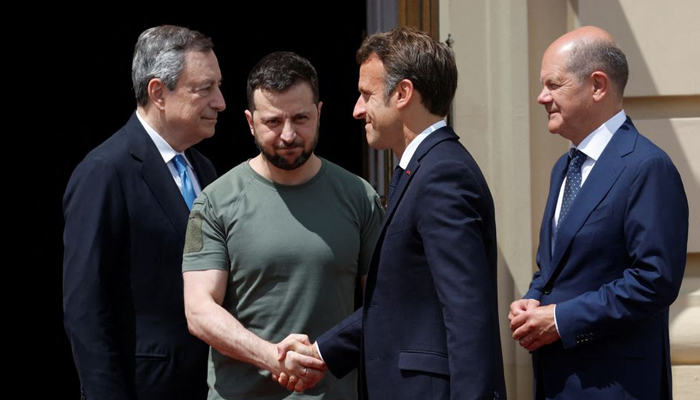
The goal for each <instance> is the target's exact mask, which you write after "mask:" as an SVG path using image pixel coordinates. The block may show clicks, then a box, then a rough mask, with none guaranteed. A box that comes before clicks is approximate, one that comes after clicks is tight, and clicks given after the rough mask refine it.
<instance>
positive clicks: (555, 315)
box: [318, 304, 561, 354]
mask: <svg viewBox="0 0 700 400" xmlns="http://www.w3.org/2000/svg"><path fill="white" fill-rule="evenodd" d="M552 311H553V312H554V327H555V328H557V335H559V337H561V333H559V324H557V305H556V304H554V308H553V309H552ZM318 354H321V353H318Z"/></svg>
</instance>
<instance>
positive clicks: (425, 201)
mask: <svg viewBox="0 0 700 400" xmlns="http://www.w3.org/2000/svg"><path fill="white" fill-rule="evenodd" d="M496 258H497V249H496V226H495V218H494V206H493V201H492V199H491V193H490V192H489V188H488V186H487V184H486V181H485V179H484V177H483V175H482V174H481V171H480V169H479V167H478V166H477V164H476V162H475V161H474V159H473V158H472V157H471V155H470V154H469V153H468V152H467V151H466V149H465V148H464V147H463V146H462V145H461V144H460V143H459V141H458V137H457V135H455V133H454V132H453V131H452V128H449V127H445V128H442V129H439V130H437V131H435V132H433V133H432V134H430V136H428V137H427V138H426V139H425V140H424V141H423V142H422V143H421V144H420V146H419V147H418V149H417V151H416V153H415V154H414V156H413V159H412V160H411V162H410V163H409V165H408V167H407V168H406V172H405V174H404V175H403V176H402V178H401V180H400V181H399V183H398V185H397V187H396V191H395V192H394V198H393V199H392V202H391V204H390V205H389V208H388V209H387V212H386V215H385V220H384V223H383V225H382V228H381V233H380V237H379V239H378V243H377V246H376V248H375V252H374V258H373V260H372V264H371V266H370V270H369V274H368V277H367V284H366V288H365V297H364V304H363V307H362V308H361V309H359V310H358V312H356V313H355V314H353V315H351V316H350V317H349V318H348V319H346V320H345V321H343V322H341V323H340V324H339V325H337V326H336V327H334V328H333V329H332V330H330V331H329V332H327V333H325V334H324V335H322V336H321V337H320V338H318V340H317V342H318V344H319V347H320V350H321V354H322V356H323V358H324V360H325V362H326V364H327V365H328V368H329V369H330V371H331V372H332V373H333V374H334V375H336V376H343V375H345V374H346V373H348V372H349V371H350V370H352V369H354V368H355V367H357V366H358V364H360V365H359V366H360V369H361V371H360V379H361V381H360V384H361V393H363V395H364V398H365V399H367V398H368V399H370V400H391V399H397V400H399V399H400V400H407V399H408V400H410V399H417V400H418V399H420V400H430V399H460V400H466V399H477V398H479V399H485V398H489V399H490V398H502V399H505V398H506V392H505V385H504V378H503V362H502V357H501V346H500V339H499V330H498V310H497V296H496Z"/></svg>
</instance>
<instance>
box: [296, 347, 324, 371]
mask: <svg viewBox="0 0 700 400" xmlns="http://www.w3.org/2000/svg"><path fill="white" fill-rule="evenodd" d="M288 354H289V356H290V357H293V358H292V360H293V361H294V362H295V363H297V364H299V365H301V366H302V367H306V368H309V369H318V370H321V371H325V370H326V364H325V363H324V362H323V361H321V360H319V359H318V358H315V357H311V356H307V355H303V354H299V353H297V352H292V351H290V352H289V353H288ZM300 369H301V368H300Z"/></svg>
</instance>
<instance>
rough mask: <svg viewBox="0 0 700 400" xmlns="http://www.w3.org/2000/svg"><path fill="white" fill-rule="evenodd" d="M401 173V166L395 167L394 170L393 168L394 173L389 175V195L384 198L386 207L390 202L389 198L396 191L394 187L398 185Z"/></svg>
mask: <svg viewBox="0 0 700 400" xmlns="http://www.w3.org/2000/svg"><path fill="white" fill-rule="evenodd" d="M402 173H403V168H401V166H399V165H397V166H396V168H394V173H393V174H392V175H391V181H390V182H389V193H388V194H387V197H386V204H387V206H389V202H390V201H391V196H392V195H393V194H394V190H396V185H397V184H398V183H399V179H401V174H402Z"/></svg>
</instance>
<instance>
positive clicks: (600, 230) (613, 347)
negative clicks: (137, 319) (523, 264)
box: [524, 118, 688, 399]
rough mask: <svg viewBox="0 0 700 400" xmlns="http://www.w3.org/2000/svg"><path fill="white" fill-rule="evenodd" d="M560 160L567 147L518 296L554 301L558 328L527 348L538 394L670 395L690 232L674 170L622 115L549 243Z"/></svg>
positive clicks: (589, 396) (564, 164) (561, 175)
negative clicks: (677, 304)
mask: <svg viewBox="0 0 700 400" xmlns="http://www.w3.org/2000/svg"><path fill="white" fill-rule="evenodd" d="M567 163H568V155H566V154H565V155H564V156H562V157H561V158H560V159H559V161H557V163H556V165H555V166H554V169H553V171H552V177H551V183H550V191H549V198H548V200H547V206H546V208H545V212H544V218H543V219H542V228H541V231H540V245H539V250H538V252H537V264H538V266H539V271H538V272H536V273H535V276H534V279H533V281H532V283H531V284H530V289H529V291H528V292H527V294H526V295H525V296H524V297H525V298H532V299H538V300H540V302H541V303H542V305H547V304H556V318H557V325H558V329H559V333H560V335H561V340H560V341H557V342H555V343H553V344H551V345H548V346H545V347H543V348H541V349H539V350H537V351H535V352H534V354H533V356H534V357H533V361H534V367H535V379H536V384H535V392H536V398H537V399H540V398H547V399H555V398H561V399H593V398H594V399H620V398H623V397H624V398H626V399H628V398H629V399H662V398H666V399H668V398H671V360H670V356H669V338H668V309H669V305H670V304H671V303H672V302H673V301H674V300H675V299H676V296H677V295H678V290H679V288H680V285H681V280H682V278H683V272H684V269H685V259H686V246H687V240H688V203H687V200H686V196H685V192H684V189H683V183H682V182H681V178H680V175H679V174H678V171H677V170H676V168H675V166H674V165H673V163H672V161H671V159H670V158H669V157H668V156H667V155H666V153H664V152H663V151H662V150H661V149H659V148H658V147H656V146H655V145H654V144H653V143H651V142H650V141H649V140H648V139H646V138H645V137H643V136H642V135H640V134H639V132H638V131H637V129H636V128H635V127H634V125H633V124H632V121H631V120H630V119H629V118H628V119H627V121H625V123H624V124H623V125H622V127H620V129H618V130H617V132H615V134H614V135H613V137H612V139H611V141H610V143H609V144H608V146H607V147H606V148H605V150H604V151H603V153H602V154H601V156H600V158H599V159H598V160H597V161H596V163H595V165H594V167H593V169H592V170H591V172H590V174H589V176H588V178H587V180H586V181H585V182H584V184H583V186H582V187H581V189H580V191H579V193H578V196H577V197H576V199H575V200H574V202H573V204H572V205H571V208H570V209H569V213H568V214H567V216H566V218H565V219H564V220H563V221H562V222H561V224H560V226H559V228H558V232H557V235H556V243H552V242H551V238H552V218H553V216H554V210H555V207H556V202H557V197H558V195H559V190H560V188H561V184H562V181H563V180H564V176H565V173H566V168H567ZM552 245H554V251H553V252H552ZM623 393H624V394H623Z"/></svg>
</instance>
